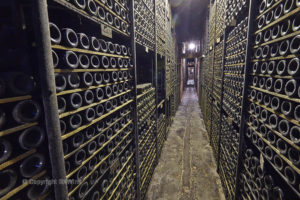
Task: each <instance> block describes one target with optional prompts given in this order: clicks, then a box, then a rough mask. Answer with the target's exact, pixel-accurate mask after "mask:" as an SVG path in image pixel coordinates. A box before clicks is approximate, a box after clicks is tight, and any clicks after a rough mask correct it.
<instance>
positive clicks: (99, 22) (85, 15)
mask: <svg viewBox="0 0 300 200" xmlns="http://www.w3.org/2000/svg"><path fill="white" fill-rule="evenodd" d="M52 1H54V2H56V3H58V4H60V5H62V6H64V7H65V8H67V9H69V10H71V11H73V12H75V13H77V14H79V15H81V16H83V17H85V18H87V19H89V20H91V21H92V22H95V23H97V24H99V25H101V24H103V25H106V26H108V27H110V28H111V29H112V30H114V31H115V32H117V33H120V34H122V35H123V36H126V37H129V34H127V33H124V32H123V31H121V30H119V29H117V28H115V27H114V26H112V25H110V24H108V23H107V22H105V21H103V20H101V19H98V18H96V17H94V16H90V15H89V14H88V13H87V12H85V11H84V10H81V9H79V8H76V7H75V6H74V5H73V4H71V3H69V2H67V1H63V0H52Z"/></svg>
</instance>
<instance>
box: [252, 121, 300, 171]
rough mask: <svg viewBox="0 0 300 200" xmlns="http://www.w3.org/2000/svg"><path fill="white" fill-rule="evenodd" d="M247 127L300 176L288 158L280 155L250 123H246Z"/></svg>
mask: <svg viewBox="0 0 300 200" xmlns="http://www.w3.org/2000/svg"><path fill="white" fill-rule="evenodd" d="M247 125H248V126H249V127H250V128H251V129H252V130H253V131H254V132H255V133H256V134H257V135H258V136H259V137H260V138H261V139H262V140H263V141H264V143H265V144H267V145H268V146H269V147H271V149H272V150H273V151H274V152H276V154H277V155H279V156H280V158H281V159H283V160H284V161H285V162H286V163H287V164H288V165H289V166H290V167H291V168H293V170H295V172H296V173H297V174H298V175H300V169H298V168H297V167H296V166H295V165H294V164H293V163H292V162H291V161H290V160H289V159H288V158H286V157H285V156H284V155H282V154H281V153H280V151H279V150H278V149H277V148H276V147H274V146H273V145H272V144H271V143H270V142H269V141H268V140H266V139H265V138H264V137H263V136H262V135H261V134H260V133H259V132H257V131H256V130H255V128H254V127H252V125H251V124H250V123H247Z"/></svg>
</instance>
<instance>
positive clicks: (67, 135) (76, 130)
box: [61, 100, 133, 140]
mask: <svg viewBox="0 0 300 200" xmlns="http://www.w3.org/2000/svg"><path fill="white" fill-rule="evenodd" d="M132 102H133V100H129V101H128V102H126V103H124V104H123V105H121V106H118V107H116V108H115V109H113V110H111V111H110V112H109V113H106V114H104V115H102V116H101V117H99V118H97V119H94V120H93V121H91V122H90V123H88V124H86V125H83V126H81V127H79V128H77V129H75V130H73V131H71V132H69V133H66V134H64V135H62V136H61V139H62V140H65V139H67V138H69V137H71V136H72V135H75V134H76V133H78V132H79V131H81V130H83V129H86V128H87V127H89V126H91V125H93V124H95V123H97V122H99V121H100V120H102V119H103V118H105V117H107V116H109V115H111V114H113V113H114V112H116V111H118V110H120V109H121V108H123V107H125V106H127V105H128V104H130V103H132Z"/></svg>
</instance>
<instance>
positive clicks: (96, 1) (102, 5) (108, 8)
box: [94, 0, 129, 25]
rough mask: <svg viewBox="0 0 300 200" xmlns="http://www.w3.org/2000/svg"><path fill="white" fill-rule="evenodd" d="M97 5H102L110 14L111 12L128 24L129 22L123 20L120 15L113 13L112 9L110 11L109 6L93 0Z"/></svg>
mask: <svg viewBox="0 0 300 200" xmlns="http://www.w3.org/2000/svg"><path fill="white" fill-rule="evenodd" d="M94 1H95V2H96V3H97V4H98V5H100V6H102V7H103V8H104V9H105V10H107V11H108V12H110V13H111V14H113V15H114V16H115V17H117V18H118V19H120V20H121V21H123V22H124V23H126V24H128V25H129V23H128V22H127V21H125V20H124V19H123V18H122V17H120V16H119V15H118V14H117V13H115V12H114V11H112V10H111V9H110V8H108V7H107V6H106V5H104V4H103V3H101V2H100V1H99V0H94Z"/></svg>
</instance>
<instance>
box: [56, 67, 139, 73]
mask: <svg viewBox="0 0 300 200" xmlns="http://www.w3.org/2000/svg"><path fill="white" fill-rule="evenodd" d="M132 69H133V68H131V67H127V68H108V69H54V72H56V73H71V72H115V71H129V70H132Z"/></svg>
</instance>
